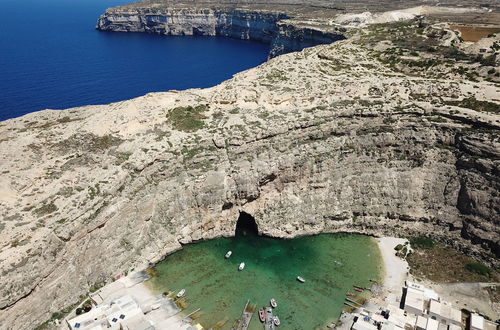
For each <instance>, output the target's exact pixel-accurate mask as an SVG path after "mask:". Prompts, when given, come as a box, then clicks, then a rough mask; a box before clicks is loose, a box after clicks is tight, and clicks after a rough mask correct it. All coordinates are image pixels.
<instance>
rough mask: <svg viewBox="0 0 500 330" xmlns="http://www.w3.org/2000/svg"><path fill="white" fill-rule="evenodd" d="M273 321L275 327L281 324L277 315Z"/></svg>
mask: <svg viewBox="0 0 500 330" xmlns="http://www.w3.org/2000/svg"><path fill="white" fill-rule="evenodd" d="M273 321H274V325H275V326H278V325H280V324H281V322H280V319H279V317H278V316H277V315H276V316H275V317H274V319H273Z"/></svg>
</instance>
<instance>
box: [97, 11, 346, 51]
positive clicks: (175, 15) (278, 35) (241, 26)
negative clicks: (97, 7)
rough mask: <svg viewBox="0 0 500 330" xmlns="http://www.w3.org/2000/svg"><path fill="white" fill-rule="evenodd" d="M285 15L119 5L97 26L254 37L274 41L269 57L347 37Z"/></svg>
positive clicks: (262, 40) (251, 38) (114, 28)
mask: <svg viewBox="0 0 500 330" xmlns="http://www.w3.org/2000/svg"><path fill="white" fill-rule="evenodd" d="M286 18H289V17H288V15H286V14H284V13H278V12H265V11H248V10H227V9H225V10H222V9H211V8H207V9H158V8H156V9H147V8H133V9H129V8H121V7H118V8H113V9H108V10H107V11H106V13H104V14H103V15H102V16H101V17H100V18H99V20H98V22H97V29H99V30H101V31H116V32H147V33H157V34H164V35H207V36H224V37H231V38H236V39H244V40H254V41H260V42H265V43H269V44H271V51H270V57H274V56H277V55H280V54H284V53H288V52H291V51H297V50H301V49H303V48H305V47H311V46H316V45H320V44H327V43H331V42H333V41H336V40H341V39H345V36H344V33H345V32H346V31H345V29H342V28H340V29H338V30H334V31H330V32H327V31H325V30H324V29H321V28H319V27H299V26H298V25H297V24H298V23H292V22H288V23H280V22H281V21H282V20H284V19H286Z"/></svg>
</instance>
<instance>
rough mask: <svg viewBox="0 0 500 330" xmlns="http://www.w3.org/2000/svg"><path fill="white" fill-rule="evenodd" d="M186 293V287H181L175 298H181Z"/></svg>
mask: <svg viewBox="0 0 500 330" xmlns="http://www.w3.org/2000/svg"><path fill="white" fill-rule="evenodd" d="M185 294H186V289H182V290H181V291H179V292H178V293H177V296H176V297H177V298H182V297H183V296H184V295H185Z"/></svg>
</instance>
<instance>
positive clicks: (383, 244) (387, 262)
mask: <svg viewBox="0 0 500 330" xmlns="http://www.w3.org/2000/svg"><path fill="white" fill-rule="evenodd" d="M376 240H377V243H378V247H379V249H380V253H381V255H382V260H383V262H384V274H383V277H384V288H385V289H386V290H389V291H394V290H397V291H400V290H401V287H403V286H404V282H405V280H406V278H407V277H408V270H409V268H408V263H407V262H406V260H403V259H401V258H400V257H398V256H396V250H394V247H395V246H396V245H398V244H404V243H405V242H406V239H404V238H396V237H382V238H377V239H376Z"/></svg>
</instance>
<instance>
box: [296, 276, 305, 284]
mask: <svg viewBox="0 0 500 330" xmlns="http://www.w3.org/2000/svg"><path fill="white" fill-rule="evenodd" d="M297 281H299V282H300V283H304V282H305V281H306V280H304V278H303V277H301V276H297Z"/></svg>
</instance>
